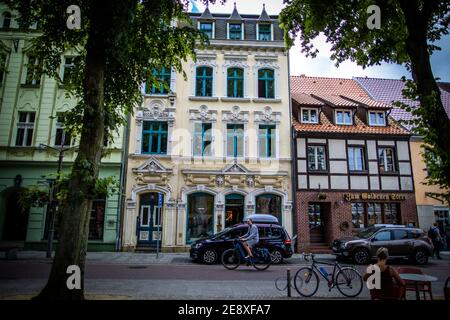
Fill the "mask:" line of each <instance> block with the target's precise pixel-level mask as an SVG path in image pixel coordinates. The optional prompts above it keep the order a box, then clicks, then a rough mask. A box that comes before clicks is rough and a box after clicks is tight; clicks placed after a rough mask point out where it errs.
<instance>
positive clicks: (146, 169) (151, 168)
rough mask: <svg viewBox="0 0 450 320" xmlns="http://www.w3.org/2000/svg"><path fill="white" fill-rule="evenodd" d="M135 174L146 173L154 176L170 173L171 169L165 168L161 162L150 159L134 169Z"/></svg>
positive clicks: (153, 158)
mask: <svg viewBox="0 0 450 320" xmlns="http://www.w3.org/2000/svg"><path fill="white" fill-rule="evenodd" d="M133 172H135V173H146V174H156V173H158V174H159V173H172V169H168V168H166V167H165V166H164V165H163V164H162V163H161V162H159V161H158V159H156V158H155V157H151V158H150V159H148V160H147V161H146V162H145V163H144V164H142V165H141V166H139V167H138V168H134V169H133Z"/></svg>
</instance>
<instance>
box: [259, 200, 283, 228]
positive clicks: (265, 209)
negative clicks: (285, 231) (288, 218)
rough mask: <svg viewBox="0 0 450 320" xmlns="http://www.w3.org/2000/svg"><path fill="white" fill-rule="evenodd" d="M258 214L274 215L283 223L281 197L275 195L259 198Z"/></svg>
mask: <svg viewBox="0 0 450 320" xmlns="http://www.w3.org/2000/svg"><path fill="white" fill-rule="evenodd" d="M256 213H263V214H270V215H273V216H275V217H276V218H277V219H278V221H279V222H281V197H280V196H278V195H275V194H263V195H260V196H257V197H256Z"/></svg>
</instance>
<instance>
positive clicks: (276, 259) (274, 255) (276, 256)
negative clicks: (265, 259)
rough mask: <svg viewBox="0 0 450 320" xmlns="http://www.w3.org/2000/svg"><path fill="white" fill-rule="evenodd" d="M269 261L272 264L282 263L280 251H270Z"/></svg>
mask: <svg viewBox="0 0 450 320" xmlns="http://www.w3.org/2000/svg"><path fill="white" fill-rule="evenodd" d="M270 259H271V260H272V263H273V264H280V263H282V262H283V254H282V253H281V251H280V250H277V249H274V250H271V251H270Z"/></svg>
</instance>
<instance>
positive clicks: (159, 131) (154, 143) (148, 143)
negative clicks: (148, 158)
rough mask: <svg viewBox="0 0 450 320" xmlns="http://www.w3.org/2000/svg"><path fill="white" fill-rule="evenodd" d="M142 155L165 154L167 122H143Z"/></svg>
mask: <svg viewBox="0 0 450 320" xmlns="http://www.w3.org/2000/svg"><path fill="white" fill-rule="evenodd" d="M142 153H146V154H166V153H167V122H159V121H155V122H152V121H144V124H143V129H142Z"/></svg>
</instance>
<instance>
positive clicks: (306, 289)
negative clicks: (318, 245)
mask: <svg viewBox="0 0 450 320" xmlns="http://www.w3.org/2000/svg"><path fill="white" fill-rule="evenodd" d="M303 257H304V259H305V260H306V261H308V262H309V257H311V259H312V264H311V266H309V267H303V268H300V269H299V270H298V271H297V273H296V274H295V276H294V287H295V290H297V292H298V293H299V294H300V295H301V296H303V297H311V296H313V295H314V294H315V293H316V292H317V289H319V276H318V274H320V275H321V276H322V277H323V278H324V279H325V280H326V281H327V284H328V291H331V289H332V288H334V287H337V288H338V290H339V292H340V293H342V294H343V295H344V296H346V297H349V298H354V297H356V296H358V295H359V294H360V293H361V291H362V288H363V279H362V277H361V275H360V274H359V272H358V271H357V270H356V269H355V268H353V267H342V266H341V265H340V264H339V263H338V262H337V261H335V262H334V263H330V262H324V261H321V262H319V261H316V260H315V259H314V254H305V253H304V254H303ZM318 264H320V265H329V266H333V273H332V274H331V277H329V274H328V273H327V272H326V270H325V269H324V268H322V267H321V268H319V267H317V265H318Z"/></svg>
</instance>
